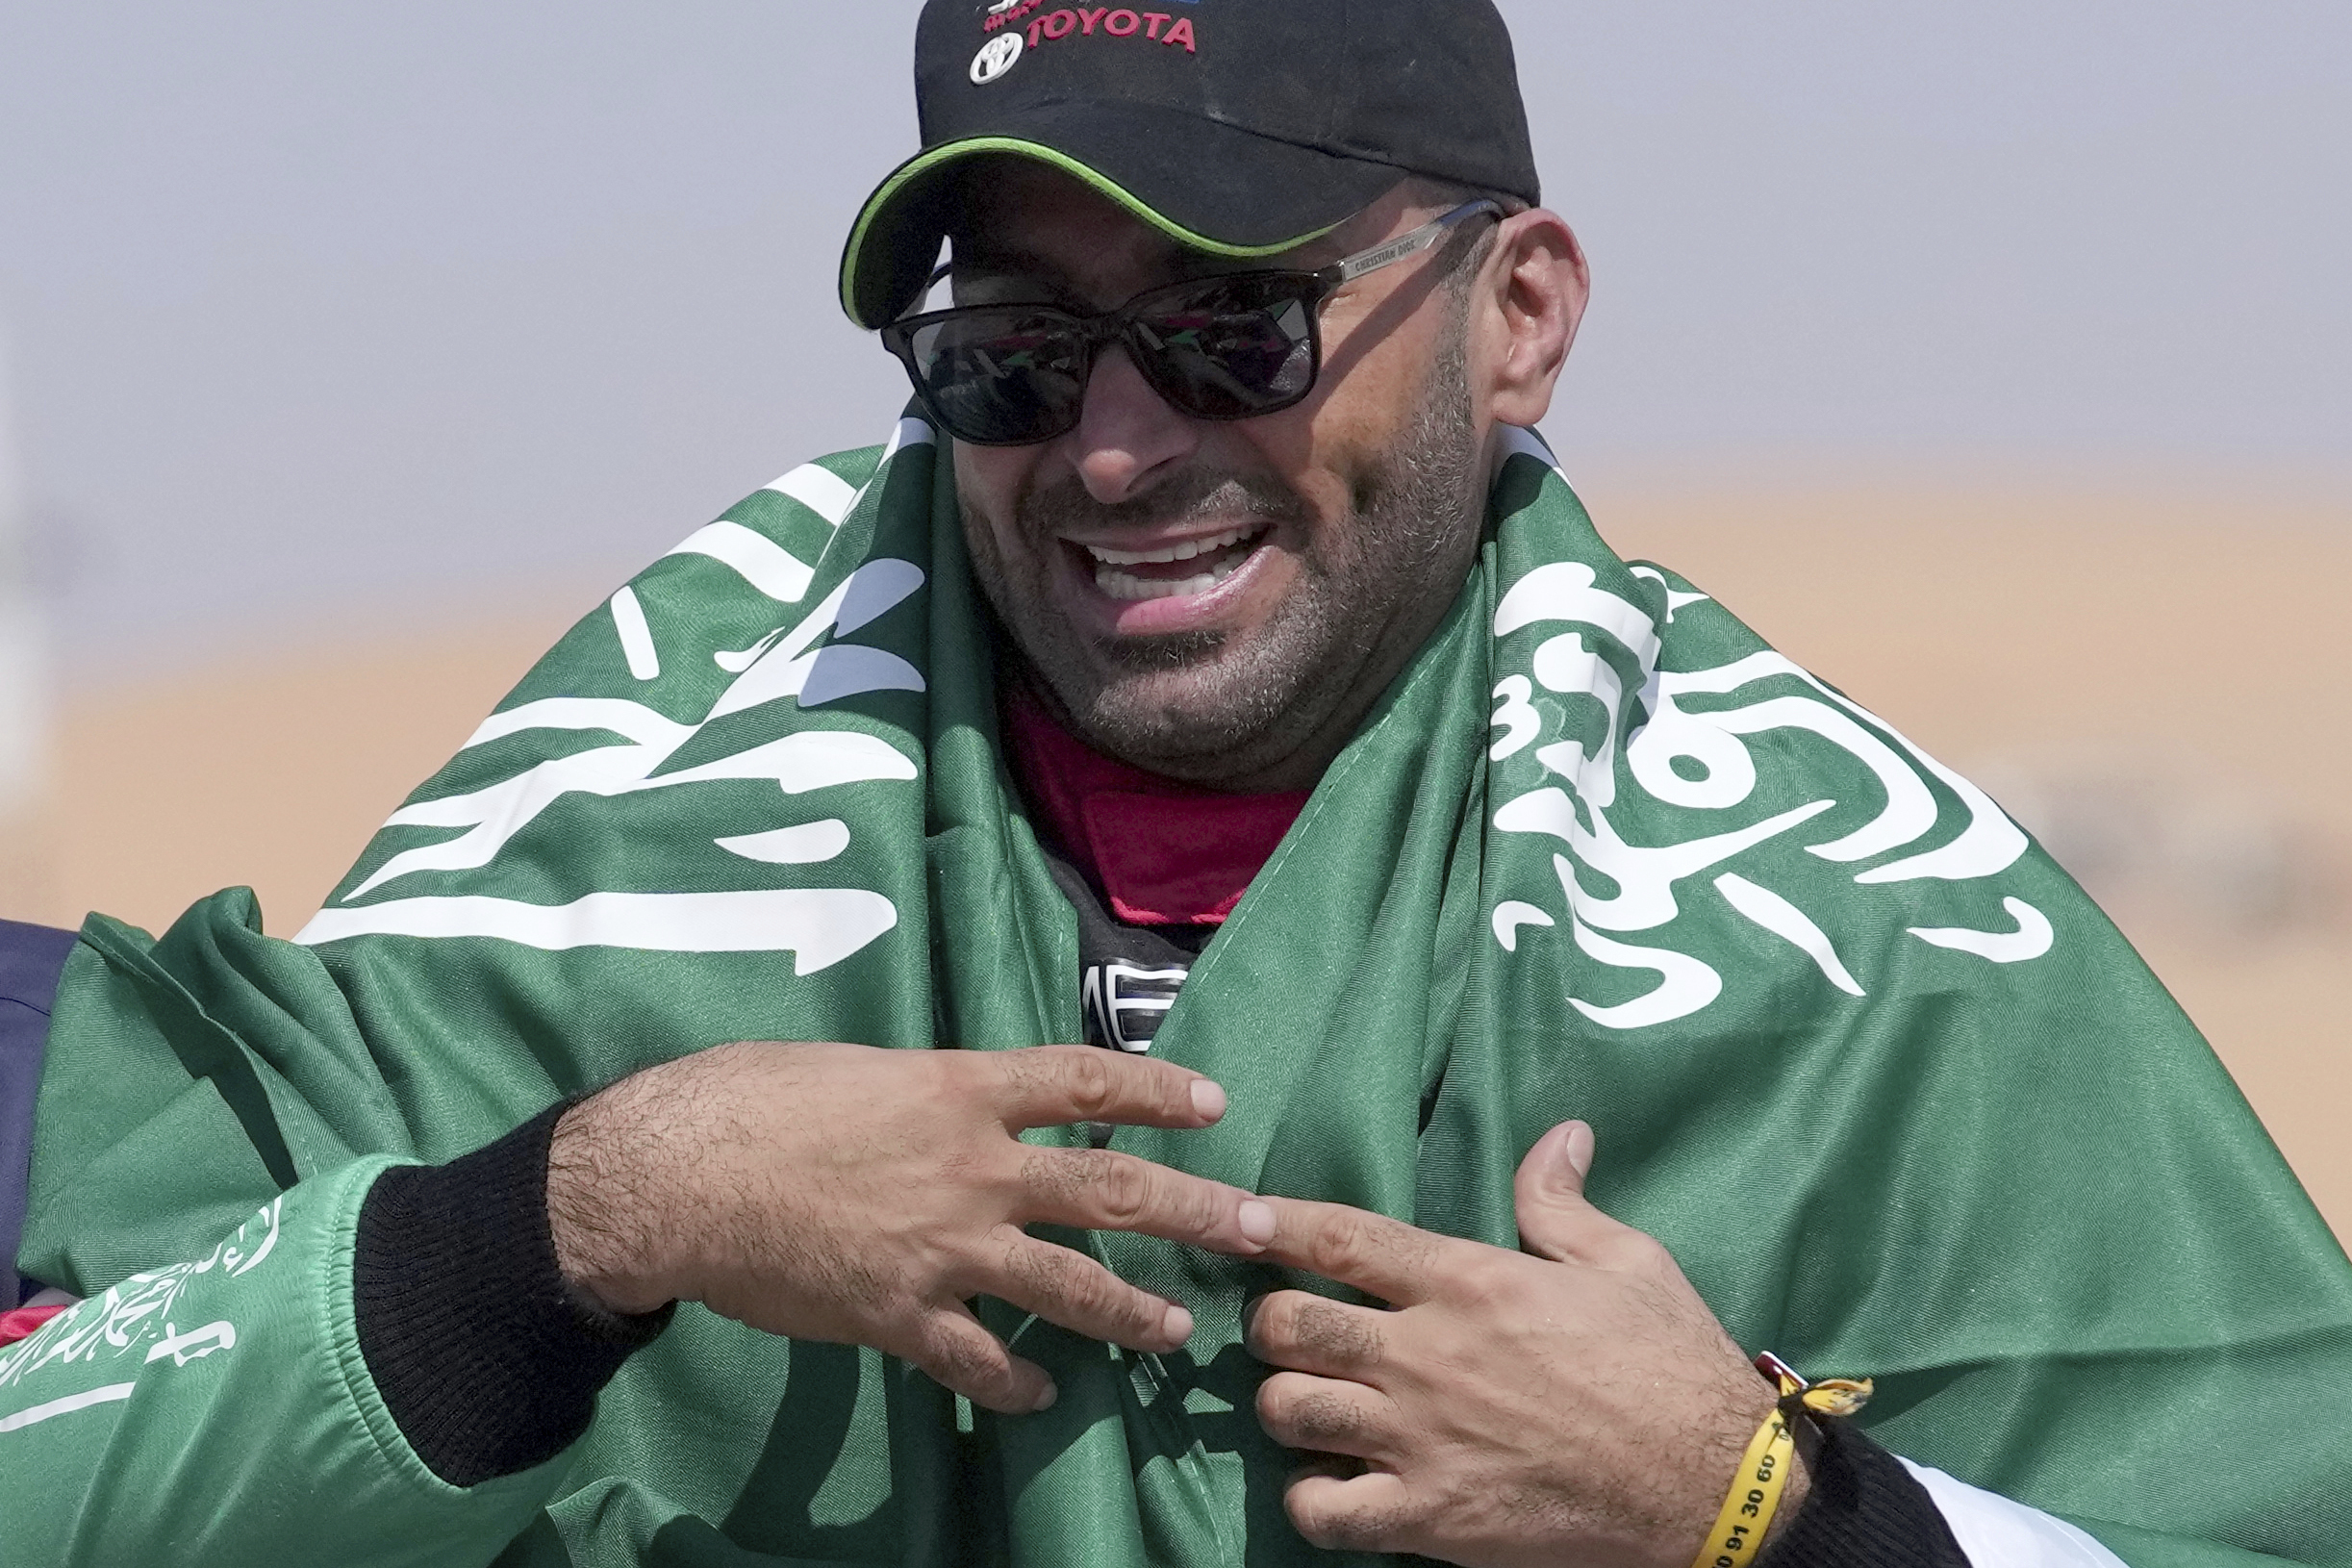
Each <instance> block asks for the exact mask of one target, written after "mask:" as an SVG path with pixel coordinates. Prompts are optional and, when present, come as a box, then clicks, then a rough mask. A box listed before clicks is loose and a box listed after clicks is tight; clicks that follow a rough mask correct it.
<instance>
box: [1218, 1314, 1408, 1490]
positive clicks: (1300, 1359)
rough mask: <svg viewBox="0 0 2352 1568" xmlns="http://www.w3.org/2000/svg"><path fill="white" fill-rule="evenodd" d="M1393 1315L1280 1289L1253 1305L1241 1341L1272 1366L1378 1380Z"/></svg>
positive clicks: (1246, 1316)
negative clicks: (1383, 1334)
mask: <svg viewBox="0 0 2352 1568" xmlns="http://www.w3.org/2000/svg"><path fill="white" fill-rule="evenodd" d="M1390 1317H1391V1314H1389V1313H1386V1312H1379V1311H1375V1310H1374V1309H1373V1308H1371V1307H1368V1306H1351V1305H1349V1304H1348V1303H1347V1302H1333V1301H1327V1300H1326V1299H1324V1298H1323V1297H1321V1296H1313V1295H1309V1294H1308V1293H1307V1292H1305V1291H1303V1290H1277V1291H1276V1292H1275V1293H1274V1294H1273V1295H1271V1296H1261V1297H1259V1298H1258V1299H1257V1301H1255V1302H1252V1304H1251V1306H1250V1309H1249V1311H1248V1312H1247V1313H1246V1314H1245V1316H1244V1319H1243V1326H1242V1344H1243V1345H1244V1346H1245V1347H1247V1348H1248V1350H1249V1352H1250V1353H1251V1354H1252V1355H1254V1356H1256V1357H1257V1358H1258V1359H1259V1360H1261V1361H1263V1362H1265V1363H1266V1364H1267V1365H1268V1366H1270V1367H1288V1368H1290V1369H1291V1370H1292V1371H1294V1372H1311V1373H1314V1374H1315V1375H1316V1376H1318V1377H1323V1378H1351V1379H1353V1380H1354V1381H1356V1382H1365V1381H1370V1380H1375V1374H1376V1373H1377V1372H1378V1368H1379V1365H1380V1351H1381V1330H1382V1329H1383V1328H1386V1327H1387V1320H1388V1319H1389V1318H1390ZM1293 1446H1294V1447H1307V1448H1311V1447H1313V1446H1314V1445H1313V1444H1294V1445H1293ZM1340 1452H1349V1451H1340Z"/></svg>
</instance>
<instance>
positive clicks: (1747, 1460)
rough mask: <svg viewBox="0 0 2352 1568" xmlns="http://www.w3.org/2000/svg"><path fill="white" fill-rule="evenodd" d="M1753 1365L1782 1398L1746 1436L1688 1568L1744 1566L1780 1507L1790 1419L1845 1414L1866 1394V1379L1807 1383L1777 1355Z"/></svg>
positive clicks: (1790, 1458) (1793, 1442) (1791, 1446)
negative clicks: (1805, 1414) (1728, 1487)
mask: <svg viewBox="0 0 2352 1568" xmlns="http://www.w3.org/2000/svg"><path fill="white" fill-rule="evenodd" d="M1756 1366H1757V1370H1758V1372H1761V1373H1762V1374H1763V1375H1764V1376H1765V1377H1766V1378H1770V1379H1772V1381H1773V1382H1774V1383H1775V1384H1776V1385H1777V1386H1778V1387H1779V1389H1780V1391H1781V1401H1780V1403H1779V1404H1776V1405H1774V1406H1773V1408H1772V1413H1771V1414H1770V1415H1768V1416H1766V1417H1764V1422H1763V1425H1762V1426H1760V1427H1758V1428H1757V1429H1756V1435H1755V1436H1754V1437H1751V1438H1749V1439H1748V1449H1747V1452H1746V1453H1744V1454H1741V1455H1740V1456H1739V1468H1738V1469H1737V1470H1735V1471H1733V1472H1732V1490H1731V1492H1730V1493H1729V1494H1728V1495H1727V1496H1726V1497H1725V1498H1724V1500H1723V1507H1722V1509H1721V1510H1720V1511H1718V1512H1717V1513H1716V1515H1715V1526H1714V1528H1713V1529H1712V1530H1709V1531H1707V1541H1706V1544H1705V1545H1703V1546H1701V1547H1700V1548H1699V1555H1698V1556H1696V1557H1695V1558H1693V1559H1692V1560H1691V1568H1747V1565H1748V1564H1749V1563H1751V1562H1753V1561H1755V1560H1756V1554H1757V1553H1758V1550H1760V1549H1761V1548H1762V1546H1763V1544H1764V1532H1765V1531H1766V1530H1770V1529H1771V1528H1772V1516H1773V1515H1774V1514H1775V1513H1777V1512H1778V1511H1779V1510H1780V1506H1781V1493H1782V1491H1783V1488H1785V1487H1786V1486H1787V1485H1788V1472H1789V1469H1790V1467H1791V1466H1792V1465H1793V1464H1794V1463H1795V1460H1796V1448H1797V1438H1796V1432H1795V1430H1794V1429H1793V1428H1792V1427H1791V1425H1790V1424H1791V1423H1792V1422H1794V1421H1795V1420H1796V1417H1797V1412H1798V1411H1800V1410H1810V1411H1812V1412H1814V1413H1816V1414H1819V1415H1825V1416H1849V1415H1852V1414H1853V1413H1854V1412H1855V1411H1857V1410H1859V1409H1860V1408H1861V1407H1862V1405H1863V1404H1864V1403H1865V1402H1866V1401H1868V1399H1869V1398H1870V1381H1869V1379H1868V1378H1863V1379H1861V1380H1859V1381H1853V1380H1849V1379H1847V1378H1824V1379H1822V1380H1821V1381H1820V1382H1817V1383H1809V1384H1808V1382H1806V1380H1805V1379H1804V1378H1800V1377H1798V1376H1797V1375H1796V1374H1795V1373H1794V1372H1791V1371H1790V1370H1789V1369H1788V1367H1787V1365H1786V1363H1784V1362H1783V1361H1782V1360H1781V1359H1780V1357H1778V1356H1776V1355H1774V1354H1772V1353H1770V1352H1766V1353H1764V1354H1762V1355H1759V1356H1758V1357H1757V1358H1756Z"/></svg>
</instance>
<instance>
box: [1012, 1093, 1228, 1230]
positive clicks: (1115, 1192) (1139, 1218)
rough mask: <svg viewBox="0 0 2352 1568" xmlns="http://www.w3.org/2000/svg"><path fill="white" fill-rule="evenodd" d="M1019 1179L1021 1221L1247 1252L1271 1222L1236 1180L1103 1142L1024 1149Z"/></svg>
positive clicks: (1019, 1217)
mask: <svg viewBox="0 0 2352 1568" xmlns="http://www.w3.org/2000/svg"><path fill="white" fill-rule="evenodd" d="M1087 1049H1089V1050H1094V1049H1095V1048H1092V1047H1089V1048H1087ZM1095 1054H1097V1055H1099V1056H1107V1055H1109V1054H1110V1052H1108V1051H1106V1050H1096V1051H1095ZM1021 1184H1022V1188H1023V1197H1022V1202H1021V1208H1020V1211H1019V1213H1018V1214H1017V1215H1016V1218H1018V1219H1019V1220H1020V1221H1021V1222H1022V1223H1023V1224H1024V1225H1062V1226H1069V1227H1072V1228H1073V1229H1077V1230H1132V1231H1136V1232H1138V1233H1139V1234H1142V1235H1146V1236H1158V1237H1160V1238H1162V1239H1163V1240H1166V1241H1180V1242H1183V1243H1185V1244H1187V1245H1188V1246H1193V1247H1205V1248H1207V1249H1209V1250H1210V1251H1212V1252H1236V1253H1239V1254H1241V1255H1243V1256H1245V1257H1246V1256H1254V1255H1255V1254H1256V1253H1257V1252H1259V1251H1260V1250H1261V1248H1262V1247H1263V1245H1264V1242H1265V1238H1266V1237H1267V1236H1268V1235H1270V1234H1272V1232H1273V1228H1274V1215H1273V1213H1272V1211H1271V1210H1269V1209H1268V1208H1267V1207H1266V1205H1265V1203H1264V1201H1261V1200H1259V1199H1257V1198H1253V1197H1252V1196H1251V1195H1250V1194H1248V1193H1246V1192H1243V1191H1242V1190H1241V1189H1240V1188H1239V1187H1228V1186H1227V1185H1225V1184H1224V1183H1223V1182H1219V1181H1204V1180H1202V1179H1201V1177H1199V1176H1186V1175H1185V1174H1184V1173H1183V1172H1181V1171H1172V1170H1170V1169H1169V1168H1168V1167H1167V1166H1165V1165H1154V1164H1152V1163H1151V1161H1150V1160H1141V1159H1137V1158H1136V1157H1135V1156H1134V1155H1132V1154H1122V1153H1118V1152H1116V1151H1111V1150H1108V1149H1037V1150H1030V1151H1027V1152H1026V1153H1025V1154H1024V1156H1023V1159H1022V1163H1021Z"/></svg>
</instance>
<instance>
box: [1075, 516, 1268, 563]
mask: <svg viewBox="0 0 2352 1568" xmlns="http://www.w3.org/2000/svg"><path fill="white" fill-rule="evenodd" d="M1265 531H1266V529H1265V525H1264V524H1263V523H1260V524H1259V525H1258V526H1256V527H1254V528H1236V529H1234V530H1233V531H1232V532H1231V533H1226V534H1218V535H1216V536H1215V537H1214V538H1210V539H1188V540H1185V541H1184V542H1183V543H1181V544H1169V545H1165V546H1163V547H1162V548H1160V549H1156V550H1114V549H1109V548H1106V547H1105V546H1103V545H1100V544H1089V545H1087V546H1086V553H1087V554H1089V555H1091V556H1093V557H1094V558H1095V560H1096V561H1097V562H1098V563H1100V565H1103V566H1106V567H1140V566H1147V565H1151V566H1156V565H1161V564H1164V563H1166V562H1170V561H1189V560H1191V559H1192V558H1193V557H1194V556H1196V555H1207V554H1208V553H1210V552H1211V551H1213V550H1223V549H1230V548H1231V547H1232V546H1233V545H1236V544H1240V543H1241V542H1242V541H1243V540H1245V539H1254V538H1256V537H1257V536H1258V535H1259V534H1262V533H1264V532H1265Z"/></svg>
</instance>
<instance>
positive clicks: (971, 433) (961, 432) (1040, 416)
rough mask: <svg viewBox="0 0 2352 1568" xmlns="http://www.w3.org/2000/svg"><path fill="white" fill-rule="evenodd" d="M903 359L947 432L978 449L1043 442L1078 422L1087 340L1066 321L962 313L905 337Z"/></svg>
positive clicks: (1023, 312)
mask: <svg viewBox="0 0 2352 1568" xmlns="http://www.w3.org/2000/svg"><path fill="white" fill-rule="evenodd" d="M906 344H907V359H908V361H909V365H910V367H911V368H912V369H913V370H914V372H915V377H916V380H917V382H918V384H919V385H920V386H921V388H922V390H923V392H925V393H926V394H927V395H928V396H929V399H930V401H931V404H932V407H933V409H934V411H935V412H936V413H937V414H938V415H939V417H940V420H941V422H942V423H944V424H946V425H947V427H948V431H949V433H950V434H952V435H953V436H955V437H956V439H957V440H959V441H967V442H971V443H974V444H976V445H982V446H1011V445H1021V444H1024V443H1029V442H1039V441H1049V440H1050V439H1052V438H1053V437H1055V436H1058V435H1060V434H1062V433H1063V432H1064V431H1066V430H1068V429H1070V428H1071V427H1072V426H1073V425H1074V424H1075V423H1076V422H1077V416H1078V409H1079V406H1080V404H1081V403H1082V402H1083V400H1084V398H1085V395H1086V374H1085V372H1086V339H1085V335H1084V333H1082V332H1081V331H1080V330H1079V329H1078V327H1077V325H1076V323H1075V322H1074V321H1072V320H1070V319H1069V318H1068V317H1067V316H1059V315H1056V314H1052V313H1048V312H1040V311H1035V310H1030V309H1018V308H1017V309H1009V310H1002V311H995V310H976V311H961V312H958V313H957V314H956V315H954V316H949V317H948V318H946V319H944V320H934V321H925V322H922V323H920V324H919V325H917V326H915V328H914V329H913V330H912V331H911V332H909V333H907V334H906Z"/></svg>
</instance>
